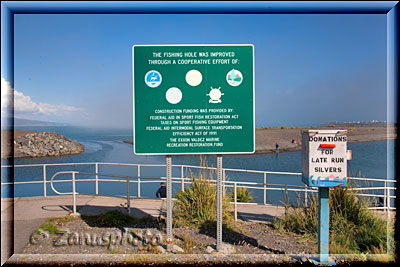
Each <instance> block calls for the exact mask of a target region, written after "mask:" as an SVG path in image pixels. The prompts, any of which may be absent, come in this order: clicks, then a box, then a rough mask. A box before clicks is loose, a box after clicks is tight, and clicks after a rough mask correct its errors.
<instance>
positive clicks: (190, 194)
mask: <svg viewBox="0 0 400 267" xmlns="http://www.w3.org/2000/svg"><path fill="white" fill-rule="evenodd" d="M201 166H205V164H204V163H203V160H202V163H201ZM190 176H191V180H192V184H191V185H190V187H189V186H187V187H186V188H185V191H183V192H178V193H177V194H176V201H175V203H174V212H173V213H174V223H175V224H176V225H177V226H195V227H204V226H205V225H209V224H210V223H211V224H213V223H214V222H215V221H216V215H217V190H216V186H215V185H214V184H213V183H212V180H213V179H212V177H213V171H212V170H208V168H205V169H203V170H200V171H199V175H198V177H195V176H194V175H193V173H192V172H191V173H190ZM230 210H231V207H230V204H229V198H228V197H225V198H224V199H223V202H222V219H223V221H224V223H229V222H230V221H231V220H232V214H231V212H230Z"/></svg>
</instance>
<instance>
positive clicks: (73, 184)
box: [72, 172, 77, 215]
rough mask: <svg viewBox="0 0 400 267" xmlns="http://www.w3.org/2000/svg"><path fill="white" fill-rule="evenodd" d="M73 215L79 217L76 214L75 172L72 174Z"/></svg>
mask: <svg viewBox="0 0 400 267" xmlns="http://www.w3.org/2000/svg"><path fill="white" fill-rule="evenodd" d="M72 215H77V214H76V188H75V172H73V173H72Z"/></svg>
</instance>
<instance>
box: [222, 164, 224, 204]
mask: <svg viewBox="0 0 400 267" xmlns="http://www.w3.org/2000/svg"><path fill="white" fill-rule="evenodd" d="M222 197H223V198H224V197H225V170H223V171H222Z"/></svg>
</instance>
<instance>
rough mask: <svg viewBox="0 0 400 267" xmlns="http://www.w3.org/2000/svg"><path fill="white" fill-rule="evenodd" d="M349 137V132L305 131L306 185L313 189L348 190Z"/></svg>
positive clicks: (303, 149)
mask: <svg viewBox="0 0 400 267" xmlns="http://www.w3.org/2000/svg"><path fill="white" fill-rule="evenodd" d="M346 134H347V131H346V130H302V168H303V170H302V173H303V182H304V183H305V184H307V185H308V186H313V187H342V186H347V181H346V180H347V179H346V178H347V155H348V154H347V135H346Z"/></svg>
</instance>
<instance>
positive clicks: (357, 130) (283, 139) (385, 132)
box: [1, 126, 397, 159]
mask: <svg viewBox="0 0 400 267" xmlns="http://www.w3.org/2000/svg"><path fill="white" fill-rule="evenodd" d="M335 128H336V127H335ZM306 129H331V130H332V129H334V128H333V127H312V128H300V127H297V128H294V127H291V128H287V127H284V126H282V127H280V128H278V127H271V128H257V129H256V131H255V143H256V144H255V152H254V154H271V153H276V152H275V144H278V145H279V153H284V152H295V151H301V148H302V147H301V130H306ZM337 129H341V130H347V131H348V134H347V136H348V143H358V142H372V141H384V140H393V139H396V138H397V128H396V127H393V126H390V127H384V126H379V127H372V126H359V127H337ZM10 131H11V130H2V144H3V145H2V149H1V150H2V151H1V158H2V159H7V157H4V155H7V153H9V151H10V148H11V145H12V140H11V135H10ZM33 133H37V132H36V131H34V130H22V129H15V130H14V144H15V140H17V139H18V138H21V137H23V136H25V135H26V134H33ZM122 142H123V143H127V144H131V145H132V144H133V141H132V140H122ZM7 151H8V152H7ZM177 155H179V154H177ZM12 157H14V158H23V156H22V157H21V156H18V155H16V154H15V153H14V154H13V155H11V158H12ZM39 157H44V156H37V158H39ZM50 157H51V155H50ZM27 158H29V156H28V157H27Z"/></svg>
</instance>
